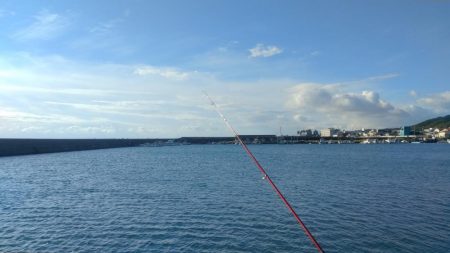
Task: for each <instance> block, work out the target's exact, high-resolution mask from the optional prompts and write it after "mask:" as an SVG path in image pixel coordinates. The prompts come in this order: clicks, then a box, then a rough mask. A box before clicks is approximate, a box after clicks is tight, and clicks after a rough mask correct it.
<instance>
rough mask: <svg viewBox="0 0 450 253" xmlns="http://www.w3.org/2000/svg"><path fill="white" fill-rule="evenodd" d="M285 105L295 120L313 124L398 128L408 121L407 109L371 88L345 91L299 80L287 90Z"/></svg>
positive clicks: (337, 86) (409, 116)
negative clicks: (356, 91)
mask: <svg viewBox="0 0 450 253" xmlns="http://www.w3.org/2000/svg"><path fill="white" fill-rule="evenodd" d="M290 92H291V94H290V96H289V100H288V103H287V106H288V107H289V108H291V109H292V110H293V112H294V114H295V116H294V118H295V119H296V120H299V121H302V120H306V121H308V120H309V121H310V123H311V124H313V125H314V124H315V125H316V127H341V128H347V129H348V128H362V127H366V128H368V127H376V128H379V127H398V126H402V125H404V124H407V123H411V122H410V121H411V120H412V115H411V112H410V111H407V110H405V109H403V108H400V107H397V106H394V105H393V104H391V103H390V102H388V101H386V100H384V99H382V98H381V97H380V95H379V94H378V93H377V92H375V91H370V90H366V91H362V92H359V93H355V92H348V91H346V90H345V89H344V88H343V87H342V85H333V84H317V83H302V84H299V85H296V86H295V87H293V88H292V89H290Z"/></svg>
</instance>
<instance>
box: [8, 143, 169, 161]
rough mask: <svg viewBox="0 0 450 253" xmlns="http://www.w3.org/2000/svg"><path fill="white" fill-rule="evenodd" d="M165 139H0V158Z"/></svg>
mask: <svg viewBox="0 0 450 253" xmlns="http://www.w3.org/2000/svg"><path fill="white" fill-rule="evenodd" d="M157 141H167V139H0V157H1V156H17V155H31V154H44V153H56V152H68V151H80V150H92V149H105V148H120V147H136V146H139V145H141V144H144V143H153V142H157Z"/></svg>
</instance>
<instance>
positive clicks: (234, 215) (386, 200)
mask: <svg viewBox="0 0 450 253" xmlns="http://www.w3.org/2000/svg"><path fill="white" fill-rule="evenodd" d="M250 149H251V150H252V151H253V152H254V153H255V155H256V157H257V158H258V159H259V160H260V162H261V164H262V165H263V166H264V167H265V168H266V170H267V171H268V174H269V175H271V177H272V179H273V180H274V181H275V183H277V185H278V186H279V188H280V189H281V191H282V192H283V193H284V194H285V195H286V197H287V199H288V200H289V201H290V202H291V204H292V205H293V206H294V208H295V209H296V210H297V212H298V214H299V215H300V217H301V218H302V219H303V221H304V222H305V223H306V225H307V226H308V227H309V229H310V230H311V232H312V233H313V234H314V235H315V237H316V238H317V240H318V241H319V242H320V243H321V244H322V246H323V248H324V250H325V251H326V252H450V145H446V144H442V145H440V144H419V145H413V144H410V145H407V144H405V145H356V144H355V145H252V146H250ZM0 252H315V248H314V247H313V246H312V244H311V243H310V241H309V240H308V239H307V237H306V236H305V234H304V233H303V232H302V230H301V229H300V227H299V225H298V224H297V223H296V221H295V220H294V218H293V217H292V216H291V214H290V213H289V212H288V210H287V209H286V208H285V207H284V205H283V203H282V202H281V201H280V200H279V199H278V197H277V196H276V195H275V193H274V192H273V191H272V189H271V187H270V186H269V185H268V183H267V182H266V181H265V180H263V179H262V178H261V174H260V173H259V171H258V170H257V169H256V167H254V165H253V164H252V163H251V161H250V160H249V159H248V157H246V155H245V153H244V152H243V151H242V150H241V147H240V146H235V145H190V146H176V147H141V148H118V149H107V150H95V151H81V152H68V153H56V154H42V155H30V156H20V157H19V156H18V157H4V158H0Z"/></svg>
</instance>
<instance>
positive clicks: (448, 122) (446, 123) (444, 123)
mask: <svg viewBox="0 0 450 253" xmlns="http://www.w3.org/2000/svg"><path fill="white" fill-rule="evenodd" d="M411 127H413V128H414V127H415V128H416V129H427V128H439V129H441V130H442V129H443V128H448V127H450V115H447V116H444V117H437V118H433V119H429V120H425V121H423V122H421V123H419V124H416V125H413V126H411Z"/></svg>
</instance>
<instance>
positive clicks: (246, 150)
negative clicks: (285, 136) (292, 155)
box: [203, 91, 325, 253]
mask: <svg viewBox="0 0 450 253" xmlns="http://www.w3.org/2000/svg"><path fill="white" fill-rule="evenodd" d="M203 93H204V94H205V96H206V97H207V98H208V99H209V101H210V102H211V105H212V106H213V107H214V109H215V110H216V112H217V113H218V114H219V115H220V117H221V118H222V119H223V121H224V122H225V125H226V126H227V127H228V128H229V129H230V130H231V132H233V134H234V136H235V138H236V139H237V140H238V142H239V144H241V146H242V148H243V149H244V150H245V152H246V153H247V155H248V156H249V157H250V159H251V160H252V161H253V162H254V163H255V165H256V167H258V169H259V171H260V172H261V173H262V174H263V179H265V180H267V182H269V184H270V186H272V189H273V190H274V191H275V192H276V193H277V195H278V197H280V199H281V200H282V201H283V203H284V204H285V205H286V207H287V208H288V209H289V211H290V212H291V213H292V215H293V216H294V218H295V219H296V220H297V222H298V223H299V224H300V227H301V228H302V229H303V231H304V232H305V234H306V235H307V236H308V238H309V240H310V241H311V242H312V243H313V244H314V246H315V247H316V249H317V251H318V252H320V253H324V252H325V251H324V250H323V249H322V247H321V246H320V244H319V242H318V241H317V240H316V238H314V236H313V235H312V234H311V232H310V231H309V229H308V228H307V227H306V225H305V223H303V221H302V219H300V217H299V216H298V214H297V213H296V212H295V210H294V208H293V207H292V206H291V204H290V203H289V202H288V201H287V199H286V198H285V197H284V195H283V193H281V191H280V190H279V189H278V187H277V186H276V185H275V183H274V182H273V181H272V179H271V178H270V176H269V175H268V174H267V172H266V170H265V169H264V168H263V167H262V166H261V164H260V163H259V162H258V160H257V159H256V157H255V156H254V155H253V153H252V152H251V151H250V149H249V148H248V147H247V145H246V144H245V142H244V141H242V139H241V137H240V136H239V134H238V132H237V131H236V129H234V127H233V126H232V125H231V124H230V122H228V120H227V118H225V116H224V115H223V114H222V112H221V111H220V110H219V107H218V106H217V104H216V103H215V102H214V100H212V98H211V97H210V96H209V95H208V94H207V93H206V92H205V91H203Z"/></svg>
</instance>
